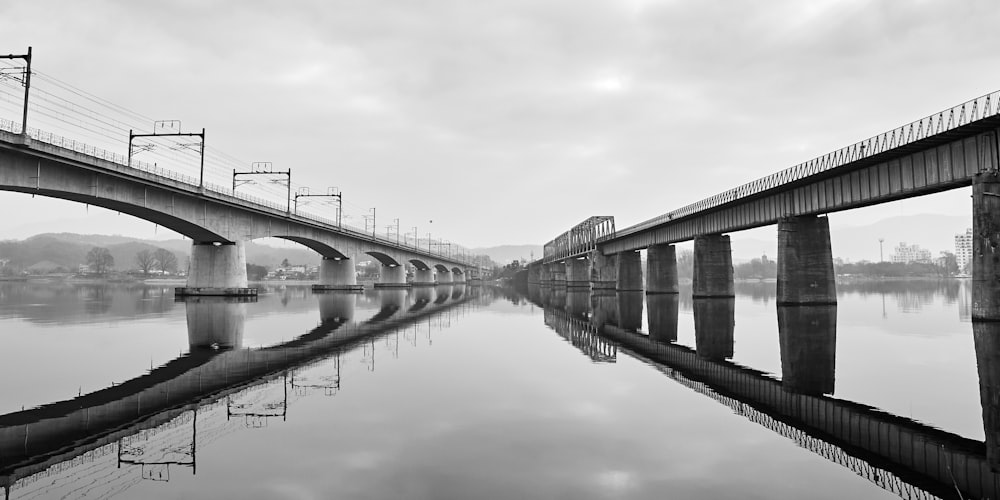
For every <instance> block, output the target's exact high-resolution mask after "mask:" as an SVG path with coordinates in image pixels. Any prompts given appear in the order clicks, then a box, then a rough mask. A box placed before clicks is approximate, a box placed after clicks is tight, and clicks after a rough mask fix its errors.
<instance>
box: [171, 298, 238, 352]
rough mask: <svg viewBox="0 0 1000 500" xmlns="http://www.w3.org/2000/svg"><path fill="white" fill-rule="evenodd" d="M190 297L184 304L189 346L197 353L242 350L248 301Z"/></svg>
mask: <svg viewBox="0 0 1000 500" xmlns="http://www.w3.org/2000/svg"><path fill="white" fill-rule="evenodd" d="M239 299H243V298H242V297H231V298H230V297H190V298H188V299H185V300H184V309H185V313H187V328H188V345H189V346H190V347H191V350H196V349H239V348H240V347H241V346H242V344H243V324H244V322H245V321H246V316H247V308H246V303H245V302H246V299H244V300H242V301H241V300H239Z"/></svg>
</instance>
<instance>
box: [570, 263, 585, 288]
mask: <svg viewBox="0 0 1000 500" xmlns="http://www.w3.org/2000/svg"><path fill="white" fill-rule="evenodd" d="M566 286H567V287H568V288H590V261H589V260H587V259H585V258H584V259H569V260H567V261H566Z"/></svg>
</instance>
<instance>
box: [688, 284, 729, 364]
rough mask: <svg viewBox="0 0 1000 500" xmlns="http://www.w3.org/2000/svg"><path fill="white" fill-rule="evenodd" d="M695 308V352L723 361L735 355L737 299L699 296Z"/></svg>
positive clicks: (694, 301) (694, 304) (704, 356)
mask: <svg viewBox="0 0 1000 500" xmlns="http://www.w3.org/2000/svg"><path fill="white" fill-rule="evenodd" d="M692 306H693V309H694V342H695V352H696V353H697V354H698V356H699V357H702V358H706V359H712V360H717V361H721V360H723V359H727V358H731V357H733V345H734V344H735V335H734V332H735V329H736V299H735V298H728V297H711V298H704V297H703V298H697V299H694V300H693V301H692Z"/></svg>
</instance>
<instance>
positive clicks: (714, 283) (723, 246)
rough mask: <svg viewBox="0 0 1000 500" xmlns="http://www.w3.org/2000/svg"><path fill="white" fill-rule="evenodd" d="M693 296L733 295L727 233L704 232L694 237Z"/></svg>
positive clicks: (731, 254) (731, 262)
mask: <svg viewBox="0 0 1000 500" xmlns="http://www.w3.org/2000/svg"><path fill="white" fill-rule="evenodd" d="M691 295H692V296H694V297H735V296H736V292H735V288H734V285H733V253H732V247H731V245H730V243H729V235H725V234H706V235H700V236H695V237H694V279H693V282H692V284H691Z"/></svg>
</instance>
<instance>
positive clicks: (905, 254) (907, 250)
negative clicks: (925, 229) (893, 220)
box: [892, 241, 931, 264]
mask: <svg viewBox="0 0 1000 500" xmlns="http://www.w3.org/2000/svg"><path fill="white" fill-rule="evenodd" d="M892 261H893V262H899V263H903V264H905V263H909V262H930V261H931V251H930V250H924V249H923V248H920V246H919V245H907V244H906V242H905V241H902V242H900V243H899V245H896V250H895V253H893V254H892Z"/></svg>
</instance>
